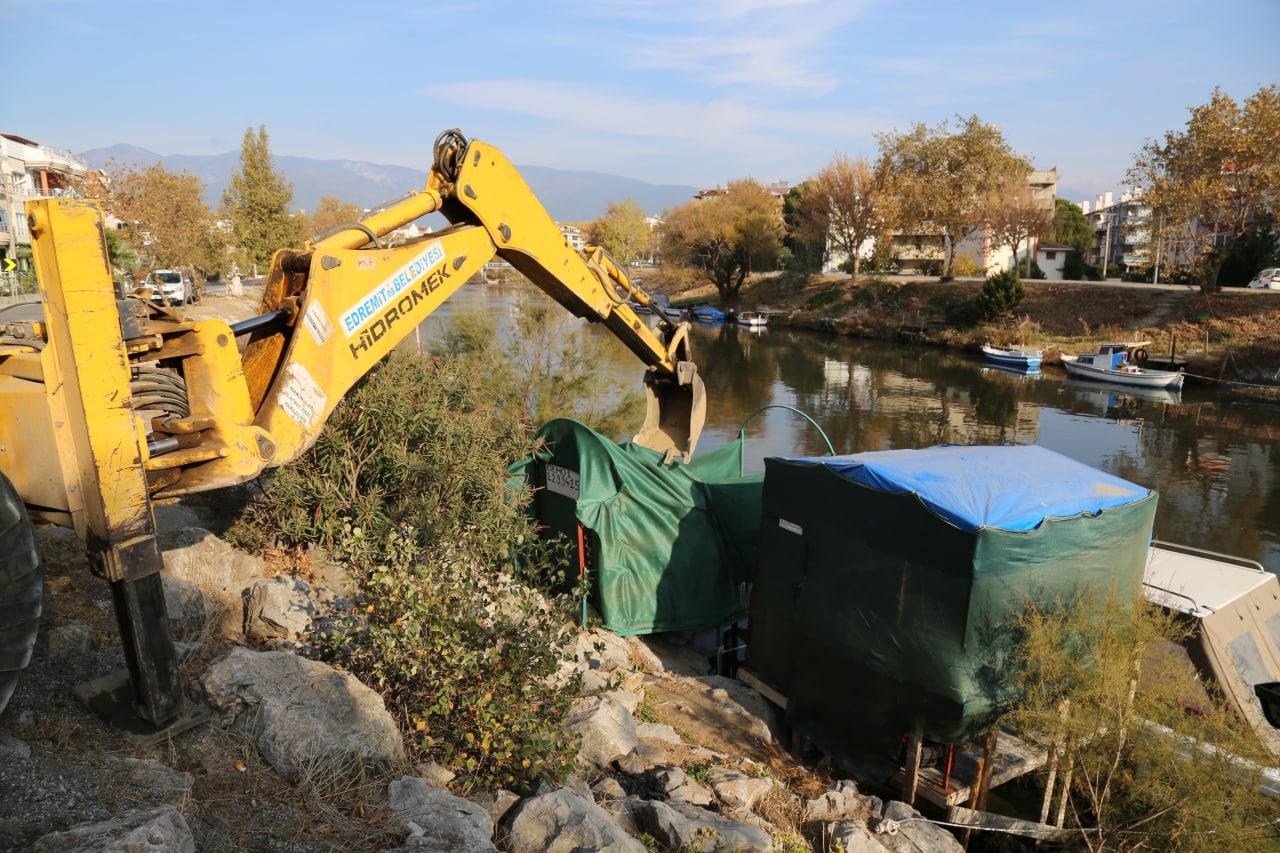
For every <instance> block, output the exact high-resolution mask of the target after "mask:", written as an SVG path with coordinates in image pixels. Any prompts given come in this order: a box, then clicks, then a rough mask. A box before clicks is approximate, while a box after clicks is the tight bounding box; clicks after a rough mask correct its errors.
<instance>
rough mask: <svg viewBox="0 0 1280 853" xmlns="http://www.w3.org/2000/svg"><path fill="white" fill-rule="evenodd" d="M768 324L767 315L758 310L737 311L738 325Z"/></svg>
mask: <svg viewBox="0 0 1280 853" xmlns="http://www.w3.org/2000/svg"><path fill="white" fill-rule="evenodd" d="M768 324H769V316H768V315H767V314H763V313H761V312H759V311H741V312H739V313H738V325H739V326H749V327H751V328H760V327H762V326H767V325H768Z"/></svg>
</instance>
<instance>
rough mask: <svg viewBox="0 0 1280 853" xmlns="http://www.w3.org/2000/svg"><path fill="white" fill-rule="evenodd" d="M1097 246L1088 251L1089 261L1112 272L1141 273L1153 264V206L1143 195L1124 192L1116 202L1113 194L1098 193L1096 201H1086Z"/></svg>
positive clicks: (1094, 245)
mask: <svg viewBox="0 0 1280 853" xmlns="http://www.w3.org/2000/svg"><path fill="white" fill-rule="evenodd" d="M1080 209H1081V210H1083V211H1084V215H1085V217H1086V218H1087V219H1088V220H1089V225H1090V226H1091V227H1092V228H1093V245H1092V246H1090V247H1089V250H1088V251H1087V252H1085V262H1086V263H1089V264H1092V265H1093V266H1096V267H1097V268H1098V269H1099V270H1102V269H1103V268H1104V267H1105V269H1106V272H1107V274H1108V275H1113V274H1115V275H1119V274H1121V273H1134V272H1138V271H1140V270H1142V269H1145V268H1146V267H1148V266H1150V265H1151V263H1152V260H1153V259H1152V257H1151V207H1150V205H1147V204H1144V203H1143V202H1142V199H1141V197H1140V196H1138V195H1136V194H1134V193H1130V192H1123V193H1121V194H1120V200H1119V201H1116V200H1115V196H1114V194H1113V193H1110V192H1105V193H1098V194H1097V195H1096V196H1095V197H1094V200H1093V202H1092V204H1091V203H1090V202H1088V201H1083V202H1081V203H1080Z"/></svg>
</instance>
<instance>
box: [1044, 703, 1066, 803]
mask: <svg viewBox="0 0 1280 853" xmlns="http://www.w3.org/2000/svg"><path fill="white" fill-rule="evenodd" d="M1070 715H1071V700H1070V699H1063V700H1062V701H1061V702H1060V703H1058V718H1059V719H1060V720H1062V728H1061V729H1059V730H1058V734H1057V735H1056V736H1055V737H1054V739H1053V745H1052V747H1051V748H1050V751H1049V778H1048V779H1046V780H1045V783H1044V800H1043V801H1042V802H1041V803H1040V822H1041V823H1046V822H1047V821H1048V820H1049V807H1050V806H1051V805H1052V804H1053V785H1054V782H1056V781H1057V776H1058V759H1059V758H1060V757H1061V756H1062V746H1063V744H1064V742H1065V741H1066V736H1067V718H1068V717H1069V716H1070Z"/></svg>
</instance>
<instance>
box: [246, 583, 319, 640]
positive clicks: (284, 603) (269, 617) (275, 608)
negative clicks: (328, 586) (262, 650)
mask: <svg viewBox="0 0 1280 853" xmlns="http://www.w3.org/2000/svg"><path fill="white" fill-rule="evenodd" d="M318 612H319V611H318V608H317V607H316V601H315V599H314V597H313V595H312V590H311V584H309V583H307V582H306V581H304V580H303V579H302V578H298V577H293V576H292V575H279V576H277V577H274V578H258V579H257V580H255V581H253V582H252V583H251V584H250V585H249V597H248V599H247V601H246V602H245V616H244V633H245V636H247V637H248V638H249V639H250V640H253V641H254V642H258V643H262V642H266V641H268V640H289V641H292V642H296V641H297V640H300V639H302V635H303V634H306V633H307V632H308V631H310V630H311V623H312V621H313V620H314V619H315V618H316V616H317V615H318Z"/></svg>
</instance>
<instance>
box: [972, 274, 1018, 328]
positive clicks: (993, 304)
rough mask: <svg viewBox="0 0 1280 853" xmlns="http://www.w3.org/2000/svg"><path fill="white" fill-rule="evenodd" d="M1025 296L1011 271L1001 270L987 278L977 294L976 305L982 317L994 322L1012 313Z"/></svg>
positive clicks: (1015, 275)
mask: <svg viewBox="0 0 1280 853" xmlns="http://www.w3.org/2000/svg"><path fill="white" fill-rule="evenodd" d="M1026 295H1027V291H1026V288H1025V287H1023V284H1022V281H1021V279H1019V278H1018V274H1017V273H1016V272H1014V271H1013V270H1002V271H1000V272H998V273H995V274H994V275H989V276H987V280H986V281H985V282H983V283H982V292H980V293H979V294H978V297H977V304H978V309H979V311H980V312H981V314H982V317H983V318H984V319H987V320H995V319H997V318H999V317H1003V316H1004V315H1006V314H1009V313H1010V312H1012V311H1013V310H1014V309H1015V308H1017V307H1018V306H1019V305H1020V304H1022V300H1023V298H1024V297H1025V296H1026Z"/></svg>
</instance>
